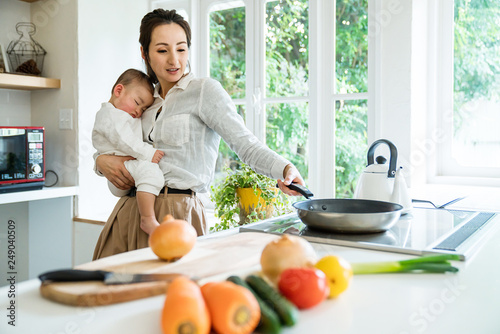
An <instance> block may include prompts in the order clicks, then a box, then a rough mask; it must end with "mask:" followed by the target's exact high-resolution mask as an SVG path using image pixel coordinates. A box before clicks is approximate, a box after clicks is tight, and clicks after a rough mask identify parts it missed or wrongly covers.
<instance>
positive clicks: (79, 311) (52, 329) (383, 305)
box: [0, 216, 500, 334]
mask: <svg viewBox="0 0 500 334" xmlns="http://www.w3.org/2000/svg"><path fill="white" fill-rule="evenodd" d="M498 226H500V216H497V217H495V218H494V221H492V222H491V223H490V224H488V226H487V227H486V228H485V229H484V231H482V232H481V233H484V234H485V236H486V237H485V239H483V242H482V244H481V246H480V247H479V249H478V250H477V252H476V253H475V254H474V255H473V256H472V257H471V258H470V259H468V260H467V261H466V262H455V263H454V264H455V265H456V266H457V267H458V268H459V269H460V271H459V273H457V274H379V275H357V276H354V278H353V280H352V283H351V285H350V287H349V289H348V290H347V291H346V292H345V293H344V294H342V295H341V296H340V297H339V298H337V299H335V300H327V301H325V302H324V303H322V304H321V305H319V306H317V307H315V308H313V309H311V310H307V311H301V313H300V320H299V322H298V324H297V325H296V326H295V327H293V328H289V329H286V330H284V331H283V333H285V334H286V333H300V334H302V333H315V334H316V333H325V334H326V333H383V334H391V333H394V334H403V333H436V334H442V333H455V334H460V333H464V334H465V333H467V334H469V333H498V332H500V321H498V319H497V313H498V312H497V311H498V310H499V309H500V260H499V256H498V255H499V254H500V229H499V228H498ZM314 247H315V249H316V251H317V253H318V255H319V256H323V255H324V254H327V253H328V254H336V255H338V256H342V257H344V258H346V259H347V260H348V261H351V262H368V261H386V260H400V259H405V258H410V257H411V256H409V255H403V254H393V253H386V252H377V251H368V250H361V249H355V248H346V247H338V246H330V245H320V244H315V245H314ZM251 269H252V268H250V269H249V270H251ZM255 269H256V268H253V270H255ZM237 274H242V273H237ZM227 276H228V275H224V276H223V277H213V278H212V279H224V278H225V277H227ZM39 286H40V282H39V281H38V280H29V281H26V282H21V283H18V284H17V285H16V288H15V293H16V322H15V323H16V327H12V326H9V325H8V321H9V318H8V317H7V315H8V310H7V307H8V306H9V300H10V299H9V298H8V294H9V287H8V286H7V287H3V288H1V289H0V309H1V310H2V311H1V314H2V315H1V317H0V319H1V320H0V332H1V333H23V334H25V333H26V334H27V333H40V334H42V333H47V334H49V333H92V334H99V333H106V334H110V333H111V334H112V333H120V334H127V333H134V334H135V333H148V334H154V333H161V331H160V313H161V309H162V306H163V301H164V296H157V297H151V298H146V299H142V300H137V301H132V302H127V303H122V304H116V305H111V306H100V307H90V308H88V307H87V308H83V307H71V306H65V305H61V304H57V303H54V302H51V301H48V300H45V299H43V298H42V297H41V296H40V294H39V291H38V289H39Z"/></svg>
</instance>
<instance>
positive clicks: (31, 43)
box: [7, 22, 47, 75]
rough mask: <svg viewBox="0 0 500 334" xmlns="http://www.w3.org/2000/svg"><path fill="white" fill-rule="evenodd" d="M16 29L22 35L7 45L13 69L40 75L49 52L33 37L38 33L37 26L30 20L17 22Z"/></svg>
mask: <svg viewBox="0 0 500 334" xmlns="http://www.w3.org/2000/svg"><path fill="white" fill-rule="evenodd" d="M16 31H17V33H18V34H19V35H20V37H19V39H18V40H17V41H11V42H10V43H9V46H8V47H7V54H8V57H9V60H10V64H11V68H12V70H13V71H14V72H20V73H26V74H32V75H40V74H41V73H42V69H43V60H44V58H45V55H46V54H47V52H46V51H45V49H44V48H43V47H42V46H41V45H40V44H39V43H38V42H37V41H35V40H34V39H33V37H32V36H33V35H34V34H35V33H36V26H35V25H34V24H33V23H30V22H19V23H18V24H16Z"/></svg>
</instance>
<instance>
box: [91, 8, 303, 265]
mask: <svg viewBox="0 0 500 334" xmlns="http://www.w3.org/2000/svg"><path fill="white" fill-rule="evenodd" d="M139 42H140V44H141V54H142V58H143V59H144V62H145V63H146V68H147V72H148V74H149V76H150V77H151V79H152V81H153V83H155V84H156V88H155V94H154V97H155V102H154V103H153V105H152V106H151V107H150V108H149V109H148V110H147V111H145V112H144V114H143V116H142V131H143V137H144V138H143V139H144V141H147V142H149V143H151V144H152V145H153V146H154V147H155V148H158V149H160V150H162V151H163V152H165V155H164V157H163V158H162V159H161V161H160V163H159V165H160V168H161V170H162V171H163V173H164V177H165V188H164V190H163V193H161V194H160V195H159V196H158V198H157V199H156V202H155V213H156V216H157V217H158V218H160V219H161V217H163V216H165V215H166V214H167V213H170V214H172V215H173V216H174V217H175V218H177V219H184V220H187V221H189V222H190V223H191V224H192V225H193V226H194V228H195V229H196V231H197V233H198V235H203V234H205V233H206V232H207V230H206V218H205V211H204V207H203V204H202V203H201V201H200V199H199V198H198V197H197V196H196V192H206V191H208V189H209V185H210V182H211V181H212V179H213V175H214V170H215V162H216V159H217V153H218V147H219V142H220V137H221V136H222V138H224V140H225V141H226V143H228V145H229V146H230V147H231V148H232V149H233V150H234V151H235V152H236V153H237V154H238V156H239V157H240V159H241V160H242V161H243V162H244V163H246V164H248V165H249V166H251V167H252V168H253V169H254V170H255V171H256V172H258V173H260V174H264V175H267V176H269V177H272V178H275V179H278V181H277V182H278V186H279V188H280V189H281V190H282V191H283V192H284V193H286V194H288V195H294V196H297V195H299V194H298V193H297V192H295V191H292V190H290V189H289V188H288V187H286V186H285V185H287V184H290V183H291V182H297V183H299V184H302V185H304V180H303V179H302V177H301V175H300V173H299V171H298V170H297V169H296V168H295V167H294V166H293V165H292V164H291V163H290V162H289V161H287V160H286V159H284V158H282V157H280V156H279V155H278V154H276V153H275V152H273V151H271V150H270V149H269V148H267V147H266V146H265V145H263V144H262V143H261V142H259V141H258V140H257V138H256V137H255V136H254V135H253V134H252V133H251V132H250V131H249V130H248V129H247V128H246V127H245V125H244V123H243V120H242V119H241V117H240V116H239V115H238V114H237V112H236V108H235V106H234V104H233V103H232V100H231V98H230V97H229V95H228V94H227V92H226V91H225V90H224V89H223V88H222V86H221V85H220V83H219V82H217V81H215V80H213V79H210V78H203V79H197V78H195V77H194V75H193V74H192V73H190V72H189V73H187V74H186V68H187V66H188V53H189V47H190V46H191V30H190V27H189V24H188V23H187V22H186V21H185V20H184V19H183V18H182V16H180V15H179V14H177V13H176V12H175V10H171V11H165V10H163V9H156V10H154V11H152V12H150V13H148V14H146V16H144V18H143V19H142V22H141V28H140V37H139ZM127 159H131V157H117V156H107V155H101V156H98V157H97V158H96V168H97V171H98V172H100V173H102V174H103V175H104V176H105V177H106V178H107V179H108V180H109V181H111V182H112V183H113V184H114V185H115V186H116V187H118V188H120V189H129V188H131V187H133V185H134V181H133V179H132V177H131V176H130V174H129V173H128V172H127V170H126V169H125V167H124V165H123V162H124V161H125V160H127ZM280 179H283V180H284V181H281V180H280ZM139 221H140V216H139V212H138V210H137V204H136V201H135V199H134V198H133V197H129V196H125V197H122V198H121V199H120V200H119V201H118V203H117V204H116V206H115V209H114V210H113V212H112V214H111V216H110V217H109V219H108V221H107V223H106V225H105V226H104V229H103V231H102V233H101V235H100V237H99V240H98V242H97V246H96V249H95V251H94V260H95V259H98V258H102V257H106V256H110V255H113V254H118V253H122V252H126V251H130V250H134V249H139V248H144V247H147V246H148V235H147V234H146V233H144V232H143V231H142V230H141V229H140V227H139Z"/></svg>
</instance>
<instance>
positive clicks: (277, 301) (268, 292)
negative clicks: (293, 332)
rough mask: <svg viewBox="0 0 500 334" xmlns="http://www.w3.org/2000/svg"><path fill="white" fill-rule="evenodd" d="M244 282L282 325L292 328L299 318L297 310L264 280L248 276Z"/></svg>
mask: <svg viewBox="0 0 500 334" xmlns="http://www.w3.org/2000/svg"><path fill="white" fill-rule="evenodd" d="M246 282H247V283H248V285H250V287H251V288H252V289H253V290H254V291H255V292H257V294H258V295H259V296H260V297H261V298H262V299H263V300H264V301H265V302H266V304H267V305H269V306H270V307H271V309H272V310H274V311H275V312H276V313H277V314H278V316H279V318H280V321H281V323H282V324H283V325H285V326H293V325H295V324H296V323H297V320H298V318H299V310H298V308H297V307H296V306H295V305H293V304H292V303H291V302H290V301H289V300H288V299H286V298H285V297H284V296H282V295H281V294H280V293H279V292H278V291H277V290H276V289H274V288H273V287H272V286H270V285H269V284H267V282H266V281H264V279H262V278H261V277H259V276H256V275H250V276H248V277H247V278H246Z"/></svg>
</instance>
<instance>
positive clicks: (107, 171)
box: [95, 154, 135, 190]
mask: <svg viewBox="0 0 500 334" xmlns="http://www.w3.org/2000/svg"><path fill="white" fill-rule="evenodd" d="M132 159H134V158H133V157H130V156H126V157H122V156H117V155H107V154H103V155H99V156H98V157H97V159H96V161H95V163H96V166H97V170H98V171H99V172H101V173H102V175H104V177H106V178H107V179H108V180H109V182H111V183H113V185H114V186H115V187H117V188H118V189H121V190H127V189H130V188H132V187H133V186H134V185H135V182H134V179H133V178H132V175H130V173H129V172H128V170H127V168H125V165H124V164H123V163H124V162H125V161H127V160H132Z"/></svg>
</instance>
